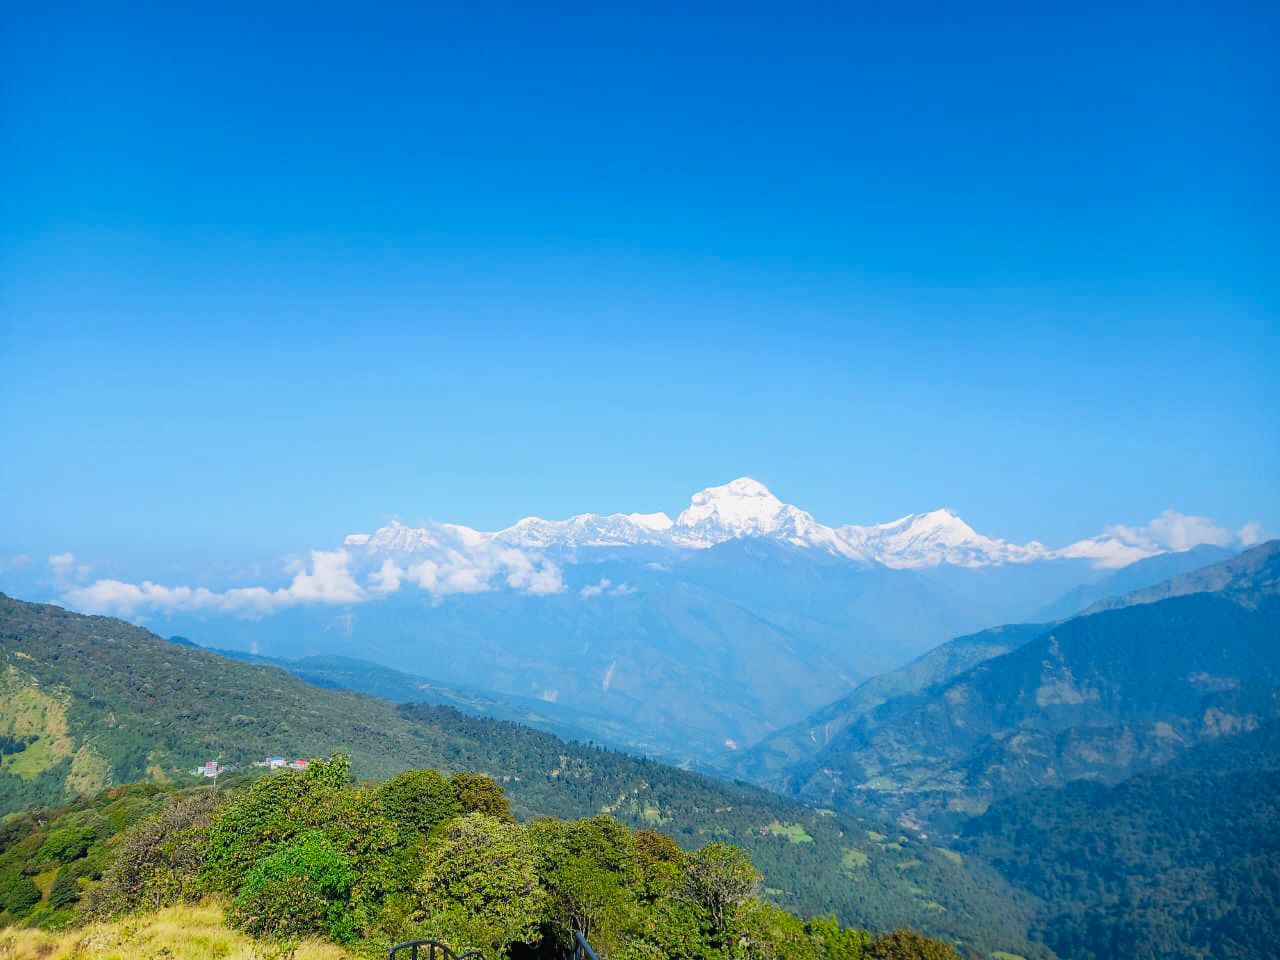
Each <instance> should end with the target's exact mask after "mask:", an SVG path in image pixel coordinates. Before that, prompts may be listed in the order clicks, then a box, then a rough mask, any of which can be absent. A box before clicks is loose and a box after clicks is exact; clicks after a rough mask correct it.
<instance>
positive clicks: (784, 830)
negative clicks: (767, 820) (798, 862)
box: [765, 820, 813, 843]
mask: <svg viewBox="0 0 1280 960" xmlns="http://www.w3.org/2000/svg"><path fill="white" fill-rule="evenodd" d="M765 829H766V830H768V831H769V832H770V833H771V834H773V835H774V836H775V837H786V838H787V840H788V842H790V843H813V837H812V836H810V834H809V831H808V830H806V829H805V828H804V827H802V826H801V825H800V824H798V823H780V822H778V821H777V820H775V821H773V823H771V824H769V826H767V827H766V828H765Z"/></svg>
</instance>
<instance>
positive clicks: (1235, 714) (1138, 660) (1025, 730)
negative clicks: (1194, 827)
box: [745, 541, 1280, 827]
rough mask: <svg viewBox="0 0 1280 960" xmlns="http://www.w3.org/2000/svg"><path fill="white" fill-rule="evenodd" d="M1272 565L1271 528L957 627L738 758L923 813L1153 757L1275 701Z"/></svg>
mask: <svg viewBox="0 0 1280 960" xmlns="http://www.w3.org/2000/svg"><path fill="white" fill-rule="evenodd" d="M1278 574H1280V542H1278V541H1272V542H1270V543H1267V544H1263V545H1261V546H1259V547H1255V548H1253V549H1251V550H1249V551H1246V552H1245V553H1243V554H1241V555H1239V556H1238V557H1234V558H1232V559H1230V560H1226V561H1223V562H1222V563H1219V564H1215V565H1211V566H1209V567H1207V568H1204V569H1203V570H1200V571H1197V572H1195V573H1190V574H1184V575H1182V576H1180V577H1177V578H1175V579H1173V580H1171V581H1168V582H1167V583H1166V584H1165V585H1162V586H1158V587H1154V588H1149V589H1145V590H1142V591H1139V592H1136V593H1134V594H1130V595H1128V596H1127V597H1125V598H1121V599H1116V600H1109V601H1101V602H1099V603H1096V604H1094V605H1093V606H1092V607H1091V608H1090V612H1088V613H1086V614H1083V615H1080V616H1076V617H1074V618H1072V619H1069V620H1066V621H1063V622H1061V623H1057V624H1052V625H1043V626H1017V627H1006V628H1002V629H1000V630H996V631H985V632H983V633H981V634H977V635H975V636H971V637H965V638H961V639H960V640H957V641H953V642H952V643H950V644H946V645H944V646H942V647H940V648H938V650H936V651H934V652H933V653H931V654H929V655H927V656H926V657H924V658H921V660H919V661H916V663H914V664H912V665H910V666H908V667H907V668H904V669H903V670H900V671H897V672H895V673H894V674H890V675H888V676H887V677H885V678H881V679H880V680H879V681H878V682H877V681H872V682H870V683H869V684H867V685H866V688H865V690H861V691H855V694H854V695H852V696H850V697H848V698H845V699H844V700H842V701H839V702H837V703H836V704H834V705H832V707H830V708H828V709H826V710H824V711H822V712H820V713H818V714H817V715H815V716H814V717H813V718H812V719H811V720H809V721H806V722H805V723H804V724H802V725H800V726H799V727H798V728H796V729H791V730H784V731H781V732H780V733H779V734H775V735H774V736H773V737H770V738H768V739H767V740H766V741H765V742H764V743H763V744H761V745H760V746H758V747H757V748H756V749H754V750H753V751H751V752H750V754H748V756H747V758H746V760H745V762H746V763H747V764H748V765H749V766H748V771H749V772H750V771H760V772H762V775H761V776H760V778H761V779H764V780H767V781H768V782H773V783H776V784H781V785H783V786H785V787H786V788H787V789H789V790H790V791H792V792H793V793H795V794H797V795H799V796H802V797H805V798H807V799H809V800H811V801H812V802H815V803H821V804H827V805H835V806H837V807H843V808H845V809H862V810H866V809H873V810H878V811H880V812H882V813H888V814H892V815H894V816H897V817H901V818H902V820H903V822H904V823H908V824H923V823H933V824H934V825H935V827H936V826H940V825H947V824H948V823H949V818H950V817H952V816H953V815H972V814H979V813H981V812H982V811H983V810H984V809H985V808H986V807H987V805H989V804H990V803H991V802H993V801H995V800H998V799H1000V798H1002V797H1006V796H1010V795H1012V794H1015V793H1019V792H1022V791H1025V790H1028V789H1032V788H1036V787H1044V786H1060V785H1062V784H1065V783H1068V782H1070V781H1072V780H1076V779H1082V778H1087V779H1096V780H1101V781H1104V782H1112V783H1114V782H1117V781H1119V780H1121V779H1124V778H1125V777H1128V776H1130V775H1132V774H1135V773H1138V772H1141V771H1143V770H1147V769H1152V768H1155V767H1159V766H1161V765H1163V764H1165V763H1167V762H1169V761H1170V760H1172V759H1173V758H1175V757H1176V756H1178V755H1179V754H1181V753H1182V752H1183V751H1185V750H1187V749H1189V748H1190V747H1192V746H1195V745H1196V744H1199V743H1202V742H1206V741H1210V740H1214V739H1217V738H1220V737H1224V736H1231V735H1234V734H1237V733H1242V732H1245V731H1248V730H1251V729H1255V728H1256V727H1258V726H1260V725H1261V724H1263V723H1265V722H1266V721H1268V720H1269V719H1271V718H1272V717H1275V716H1276V715H1277V714H1280V644H1278V643H1277V638H1278V637H1280V589H1278V586H1277V584H1278V583H1280V577H1278ZM878 691H885V692H886V693H888V692H892V693H894V694H895V695H893V696H884V695H883V694H882V693H879V692H878ZM877 701H879V702H877ZM820 732H821V733H824V734H826V735H825V736H824V737H823V739H822V742H821V743H820V744H818V743H815V741H816V740H817V739H818V735H819V733H820ZM797 744H799V745H801V746H802V747H803V749H799V748H797Z"/></svg>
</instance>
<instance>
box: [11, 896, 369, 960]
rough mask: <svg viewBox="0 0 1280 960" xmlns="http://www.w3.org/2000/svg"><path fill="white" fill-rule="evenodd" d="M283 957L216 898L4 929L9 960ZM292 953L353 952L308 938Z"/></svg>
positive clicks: (341, 956)
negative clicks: (53, 928)
mask: <svg viewBox="0 0 1280 960" xmlns="http://www.w3.org/2000/svg"><path fill="white" fill-rule="evenodd" d="M279 955H280V951H279V949H278V947H277V946H275V945H267V944H263V943H262V942H260V941H257V940H254V939H253V938H252V937H249V936H247V935H246V934H243V933H239V932H237V931H235V930H232V929H231V928H230V927H227V926H225V925H224V924H223V912H222V906H221V904H220V903H219V902H217V901H216V900H209V901H205V902H204V903H201V904H198V905H188V904H184V905H180V906H176V907H167V908H165V909H163V910H160V911H158V912H156V913H148V914H141V915H130V916H128V917H125V918H124V919H123V920H118V921H115V922H112V923H94V924H90V925H89V926H86V927H79V928H76V929H73V930H68V931H64V932H61V933H50V932H48V931H45V930H22V929H17V928H14V927H8V928H6V929H4V930H0V957H3V958H4V960H143V958H147V960H150V958H152V957H164V958H165V960H208V958H210V957H217V958H218V960H268V958H270V957H275V956H279ZM288 956H290V957H291V958H292V960H347V958H350V957H351V954H349V953H347V952H346V951H345V950H342V949H341V948H339V947H336V946H334V945H333V944H331V943H324V942H322V941H319V940H303V941H301V942H299V943H298V945H297V949H296V950H292V951H290V952H289V954H288Z"/></svg>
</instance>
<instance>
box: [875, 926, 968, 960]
mask: <svg viewBox="0 0 1280 960" xmlns="http://www.w3.org/2000/svg"><path fill="white" fill-rule="evenodd" d="M865 956H866V958H867V960H960V954H959V953H957V952H956V949H955V947H953V946H951V944H949V943H944V942H942V941H941V940H934V939H933V938H931V937H926V936H925V935H924V934H922V933H916V932H915V931H914V930H894V931H893V932H892V933H886V934H884V935H883V936H880V937H876V938H875V940H873V941H872V942H871V946H870V947H868V948H867V952H866V954H865Z"/></svg>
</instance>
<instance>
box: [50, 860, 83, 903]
mask: <svg viewBox="0 0 1280 960" xmlns="http://www.w3.org/2000/svg"><path fill="white" fill-rule="evenodd" d="M79 899H80V885H79V884H78V883H76V878H75V875H74V874H73V873H72V872H71V870H70V869H69V868H67V867H62V868H61V869H60V870H59V871H58V873H57V875H56V876H55V877H54V878H53V886H52V887H50V888H49V906H50V907H51V908H52V909H54V910H61V909H62V908H63V907H69V906H71V905H72V904H74V903H76V902H77V901H78V900H79Z"/></svg>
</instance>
